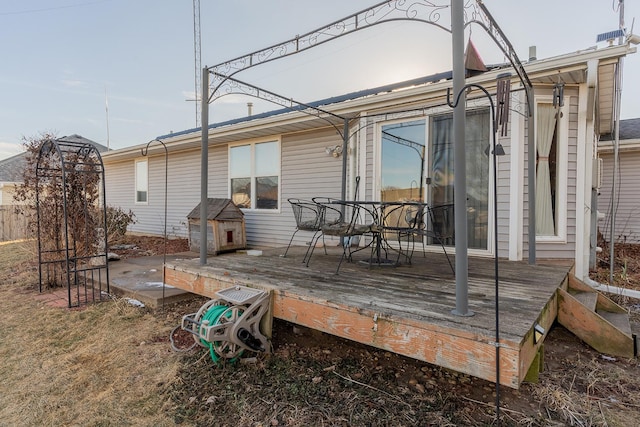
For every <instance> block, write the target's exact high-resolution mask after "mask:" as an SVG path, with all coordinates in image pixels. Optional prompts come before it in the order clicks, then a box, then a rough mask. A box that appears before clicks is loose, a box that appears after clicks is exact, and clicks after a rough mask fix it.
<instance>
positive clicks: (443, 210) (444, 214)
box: [398, 204, 456, 275]
mask: <svg viewBox="0 0 640 427" xmlns="http://www.w3.org/2000/svg"><path fill="white" fill-rule="evenodd" d="M404 215H405V219H404V221H405V222H406V223H407V225H408V227H407V229H405V230H400V231H398V239H399V240H401V239H402V237H403V236H404V237H406V238H407V256H408V258H407V259H408V260H409V262H410V261H411V256H412V255H413V252H414V248H415V239H416V238H419V239H420V241H421V242H422V252H423V254H424V253H425V250H424V249H425V248H424V245H425V242H424V240H425V237H426V238H427V239H428V243H431V242H437V243H438V244H439V245H440V246H441V247H442V252H444V255H445V256H446V257H447V262H448V263H449V267H451V272H452V273H453V274H454V275H455V273H456V271H455V268H454V267H453V263H452V262H451V258H450V257H449V254H448V253H447V249H446V248H445V242H447V243H448V242H451V241H452V240H453V237H454V226H453V204H446V205H439V206H429V205H427V204H424V205H422V208H421V209H415V210H411V209H407V210H405V212H404ZM409 242H410V245H411V248H409ZM425 256H426V255H425Z"/></svg>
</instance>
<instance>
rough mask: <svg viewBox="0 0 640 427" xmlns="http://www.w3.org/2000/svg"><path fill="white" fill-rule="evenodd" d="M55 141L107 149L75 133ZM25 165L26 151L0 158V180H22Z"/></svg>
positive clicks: (103, 150) (100, 150) (99, 150)
mask: <svg viewBox="0 0 640 427" xmlns="http://www.w3.org/2000/svg"><path fill="white" fill-rule="evenodd" d="M56 141H65V142H78V143H84V144H91V145H93V146H94V147H96V149H97V150H98V152H99V153H102V152H105V151H107V150H108V148H107V147H105V146H104V145H102V144H98V143H97V142H95V141H92V140H90V139H87V138H85V137H83V136H81V135H77V134H73V135H69V136H63V137H60V138H56ZM26 165H27V153H26V152H23V153H20V154H16V155H15V156H13V157H9V158H8V159H4V160H0V182H22V176H23V171H24V168H25V167H26Z"/></svg>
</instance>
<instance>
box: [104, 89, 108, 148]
mask: <svg viewBox="0 0 640 427" xmlns="http://www.w3.org/2000/svg"><path fill="white" fill-rule="evenodd" d="M104 111H105V113H106V115H107V150H108V149H109V99H108V98H107V86H105V87H104Z"/></svg>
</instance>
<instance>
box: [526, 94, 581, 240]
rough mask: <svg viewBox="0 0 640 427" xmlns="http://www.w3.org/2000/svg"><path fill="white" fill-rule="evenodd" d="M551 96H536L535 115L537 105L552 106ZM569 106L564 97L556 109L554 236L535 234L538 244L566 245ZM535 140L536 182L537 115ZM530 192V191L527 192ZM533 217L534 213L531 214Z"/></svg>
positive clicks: (566, 97)
mask: <svg viewBox="0 0 640 427" xmlns="http://www.w3.org/2000/svg"><path fill="white" fill-rule="evenodd" d="M552 103H553V97H552V96H551V95H542V96H536V97H535V99H534V105H535V108H536V113H537V111H538V105H540V104H552ZM569 105H571V97H570V96H565V98H564V105H563V106H562V107H559V108H558V111H559V113H560V117H559V118H558V119H557V120H556V149H557V153H556V174H557V175H556V179H557V181H556V201H555V209H556V211H555V216H556V217H555V221H556V234H555V235H554V236H542V235H541V236H539V235H538V234H536V242H538V243H567V214H568V213H567V209H568V188H567V187H568V182H569V177H568V174H569V170H568V169H569ZM534 129H535V138H534V147H533V148H534V149H535V153H536V180H537V158H538V114H536V115H535V123H534ZM529 192H530V190H529ZM533 214H534V215H535V212H534V213H533ZM529 215H531V213H529Z"/></svg>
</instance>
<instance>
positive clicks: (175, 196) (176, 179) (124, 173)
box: [105, 150, 200, 237]
mask: <svg viewBox="0 0 640 427" xmlns="http://www.w3.org/2000/svg"><path fill="white" fill-rule="evenodd" d="M199 158H200V152H199V151H195V150H194V151H188V152H172V153H170V154H169V168H168V191H167V195H168V201H169V202H168V204H167V234H168V235H169V236H170V237H186V236H187V222H186V221H187V220H186V215H187V214H188V213H189V211H191V209H193V208H194V207H195V205H196V204H197V203H198V202H199V201H200V169H199V168H194V165H197V164H199ZM105 171H106V172H105V175H106V196H107V197H106V200H107V205H111V206H118V207H120V208H122V209H123V210H125V211H128V210H129V209H130V210H131V211H133V212H134V213H135V215H136V221H137V222H136V224H133V225H131V226H130V227H129V231H131V232H134V233H141V234H149V235H162V233H163V231H164V183H165V159H164V155H160V156H157V155H154V156H151V157H149V193H148V203H147V204H141V203H135V201H134V178H133V177H134V160H126V161H123V162H117V163H111V162H108V163H105Z"/></svg>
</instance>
